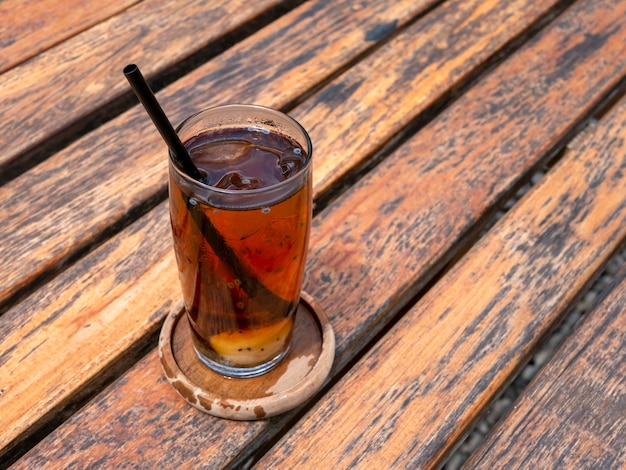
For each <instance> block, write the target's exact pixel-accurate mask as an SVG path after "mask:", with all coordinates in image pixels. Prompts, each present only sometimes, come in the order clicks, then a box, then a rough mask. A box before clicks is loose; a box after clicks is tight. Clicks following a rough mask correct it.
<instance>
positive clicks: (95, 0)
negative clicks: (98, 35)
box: [0, 0, 139, 73]
mask: <svg viewBox="0 0 626 470" xmlns="http://www.w3.org/2000/svg"><path fill="white" fill-rule="evenodd" d="M138 1H139V0H117V1H108V2H102V1H100V0H65V1H64V2H63V8H59V2H58V1H56V0H38V1H37V2H33V1H30V0H4V1H2V2H0V18H2V23H3V24H2V31H1V32H0V73H3V72H6V71H7V70H9V69H10V68H12V67H15V66H16V65H17V64H20V63H22V62H24V61H26V60H28V59H30V58H31V57H34V56H36V55H37V54H39V53H40V52H42V51H45V50H46V49H49V48H50V47H52V46H54V45H56V44H58V43H60V42H62V41H64V40H66V39H68V38H70V37H72V36H74V35H75V34H78V33H80V32H81V31H84V30H85V29H87V28H89V27H91V26H93V25H95V24H98V23H100V22H101V21H103V20H105V19H107V18H109V17H110V16H113V15H115V14H116V13H119V12H121V11H123V10H124V9H126V8H128V7H129V6H131V5H134V4H135V3H137V2H138Z"/></svg>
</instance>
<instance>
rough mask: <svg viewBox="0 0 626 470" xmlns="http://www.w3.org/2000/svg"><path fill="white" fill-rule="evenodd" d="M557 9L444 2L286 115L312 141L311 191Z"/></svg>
mask: <svg viewBox="0 0 626 470" xmlns="http://www.w3.org/2000/svg"><path fill="white" fill-rule="evenodd" d="M557 5H558V2H556V1H551V2H528V1H524V0H522V1H512V2H499V1H497V0H483V1H465V2H462V1H452V2H446V3H444V4H443V5H442V6H441V7H439V8H437V9H436V10H434V11H433V12H431V14H429V15H427V16H426V17H425V18H423V20H421V21H419V22H417V23H416V24H414V25H413V26H412V27H410V28H408V29H407V31H405V32H403V33H402V34H400V35H399V36H398V37H397V38H394V40H393V41H390V43H388V44H387V45H385V46H384V47H383V48H381V50H379V51H377V52H376V53H375V54H373V56H372V57H371V58H368V59H367V60H364V61H361V62H360V63H358V64H357V65H356V66H354V67H353V68H351V69H350V70H348V71H347V72H346V73H345V74H344V75H343V76H341V77H340V78H339V79H338V80H335V81H333V82H332V83H330V84H329V85H328V86H326V87H325V88H324V89H322V90H321V91H320V92H319V93H317V94H316V95H315V96H313V97H312V98H311V99H309V100H307V101H306V102H305V103H303V104H302V105H301V106H298V107H297V108H296V109H294V110H293V111H292V112H291V114H292V115H293V116H294V117H296V119H298V120H299V121H300V122H301V123H302V124H303V125H304V126H305V128H306V129H308V130H309V132H310V133H311V135H313V136H315V142H316V146H315V152H316V153H315V157H316V158H315V181H314V185H315V188H316V189H317V191H318V192H320V193H327V192H329V190H330V189H331V188H332V187H333V186H336V185H337V184H338V182H339V181H340V180H341V178H342V177H343V176H345V175H347V174H350V173H356V172H358V171H360V169H361V168H362V167H363V166H367V165H368V164H371V159H372V155H374V154H375V153H376V152H377V151H379V150H380V149H381V148H383V147H384V146H385V144H387V143H388V142H389V141H390V140H393V139H394V137H395V136H397V134H398V133H400V132H401V131H402V130H403V129H404V128H405V127H406V126H407V125H409V124H410V123H411V122H412V121H414V120H415V119H416V118H417V117H418V116H420V114H422V113H424V112H426V111H428V110H429V109H430V108H431V107H433V106H435V105H436V104H437V103H439V102H441V101H442V99H445V98H446V97H449V96H450V95H451V93H452V92H453V90H458V89H459V88H461V87H462V85H463V84H464V83H466V82H467V80H468V79H469V78H470V77H472V76H475V75H476V73H477V72H481V71H483V70H484V68H485V62H488V61H489V59H490V57H492V56H493V55H495V54H497V53H498V52H499V51H500V50H502V49H503V48H504V46H506V45H507V44H509V43H510V42H513V41H514V40H516V39H517V38H518V36H519V35H522V34H523V33H524V32H525V31H526V30H527V29H528V28H530V27H531V26H533V25H534V24H535V23H536V22H537V21H538V20H539V19H540V18H542V16H543V15H546V14H548V13H549V12H550V11H551V10H552V9H553V8H554V7H555V6H557ZM396 138H397V137H396ZM338 161H340V162H342V163H341V165H337V162H338Z"/></svg>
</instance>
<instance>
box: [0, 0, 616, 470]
mask: <svg viewBox="0 0 626 470" xmlns="http://www.w3.org/2000/svg"><path fill="white" fill-rule="evenodd" d="M611 7H614V8H615V11H617V12H618V13H619V12H620V10H619V5H608V6H604V7H603V6H600V5H597V4H596V5H595V6H593V7H589V6H587V7H586V8H584V7H580V8H578V9H572V10H570V11H568V14H567V15H565V16H564V17H563V18H562V19H560V21H557V22H556V23H555V25H554V26H553V27H551V28H549V29H548V30H546V32H545V33H544V34H542V35H541V37H540V38H538V39H537V40H536V41H534V42H533V43H532V44H531V45H530V46H529V47H528V48H527V49H525V50H524V51H522V52H520V54H518V55H517V56H516V57H514V58H512V59H511V60H510V61H509V62H507V63H505V64H503V66H502V67H501V68H499V69H498V70H496V71H495V72H494V73H493V74H491V75H490V76H488V77H486V78H485V80H484V81H483V82H481V83H480V84H478V85H477V86H476V87H475V88H474V89H472V90H470V91H469V92H468V93H467V94H466V96H465V97H464V98H461V99H459V101H457V102H456V104H455V105H454V106H453V107H451V108H450V109H449V110H448V111H447V112H446V113H444V114H443V115H441V116H440V117H439V119H438V120H437V121H436V122H434V123H433V124H432V125H430V126H428V127H426V128H425V129H423V131H422V132H420V133H419V134H417V135H416V136H415V138H414V139H412V140H411V141H410V142H408V143H407V145H406V146H405V147H403V148H402V149H401V150H399V151H398V152H396V153H394V155H392V156H390V157H389V158H388V159H387V160H385V161H384V162H382V163H381V165H380V166H379V167H377V168H376V171H374V172H372V173H371V174H370V175H369V176H368V177H367V178H366V179H364V180H362V181H361V182H360V183H359V184H358V185H357V186H355V187H354V189H352V190H351V191H349V192H348V193H346V194H345V195H344V196H343V197H342V198H340V199H339V200H337V201H336V203H334V204H333V205H332V206H331V207H330V208H328V209H326V210H325V211H323V212H322V213H321V214H320V215H319V216H318V217H316V219H315V221H314V226H313V230H312V234H311V249H310V258H309V262H308V265H307V279H306V281H305V289H306V290H307V291H308V292H310V293H311V294H312V295H313V296H314V297H315V298H316V299H317V300H318V301H319V302H320V304H321V305H322V306H323V307H324V308H325V310H326V311H327V312H328V314H329V315H330V317H331V321H332V323H333V327H334V329H335V333H336V336H337V356H336V366H335V369H334V371H335V372H334V373H336V371H338V370H341V368H342V367H344V366H345V365H346V364H347V363H348V362H349V361H350V360H352V359H354V357H355V356H356V355H358V354H359V353H360V348H361V347H362V345H363V344H366V343H367V341H368V339H369V338H371V337H372V336H373V335H375V334H377V333H378V332H379V331H380V329H381V328H382V327H383V325H384V324H385V323H386V322H387V321H388V319H389V318H390V317H391V316H393V315H394V314H395V313H396V312H397V311H398V309H401V308H402V307H403V306H404V305H406V303H407V302H408V301H409V300H410V299H411V297H412V295H413V294H414V293H415V292H416V291H417V290H418V289H420V288H421V286H423V285H424V283H426V282H427V281H428V280H429V279H430V278H431V277H432V275H433V274H434V273H435V272H436V271H437V269H438V268H439V267H440V266H441V265H442V264H443V263H445V261H446V260H447V259H448V258H449V257H450V256H452V254H453V253H454V252H455V250H459V249H462V243H459V240H460V239H462V238H463V235H464V234H465V233H467V232H468V231H470V230H471V229H472V228H474V227H475V224H476V222H477V221H479V220H481V219H482V218H483V217H484V215H485V213H486V212H489V210H490V208H492V207H493V206H494V205H496V204H497V202H498V200H499V199H500V198H501V197H502V196H503V195H505V194H507V193H508V192H510V191H511V188H512V187H514V186H515V182H516V181H518V180H519V178H521V175H523V174H524V173H525V172H526V171H527V170H528V169H531V168H533V167H535V166H536V165H537V163H538V162H540V161H541V160H542V157H543V155H544V152H545V150H546V149H549V148H550V147H551V145H552V143H553V142H554V141H555V140H558V139H559V138H560V136H562V135H563V134H564V133H566V131H567V129H569V128H571V127H572V126H573V121H574V120H575V119H577V118H578V117H579V115H578V114H577V113H578V112H579V111H578V110H579V109H580V110H581V112H583V113H584V112H585V110H586V109H589V108H590V107H591V106H593V102H594V101H596V100H597V99H599V97H600V96H602V95H603V94H604V93H605V92H606V90H607V89H608V88H605V87H610V85H611V84H612V83H614V82H615V78H611V77H613V76H619V74H620V73H623V69H624V67H625V65H626V64H625V63H624V61H625V60H626V59H624V53H623V51H622V50H620V49H619V48H618V50H615V49H613V47H614V46H615V45H621V46H622V47H625V45H624V43H625V41H620V40H618V39H619V38H620V37H621V36H620V34H621V35H624V34H626V31H623V28H622V29H620V28H617V27H614V26H613V27H610V28H608V31H611V34H614V36H613V37H612V39H613V38H615V40H611V41H608V40H607V41H604V42H603V43H602V44H603V45H604V48H602V47H600V48H597V49H594V50H592V51H590V52H589V53H588V54H586V55H583V54H575V55H573V59H572V60H569V61H563V60H562V61H559V60H558V57H561V56H565V57H570V53H568V51H570V50H572V48H575V47H576V44H578V41H580V40H581V38H583V37H585V36H584V31H589V32H591V33H594V32H595V33H597V32H598V31H600V32H601V31H604V30H605V28H606V27H607V23H606V22H605V21H606V19H607V18H611V20H609V24H608V26H612V25H614V24H618V25H619V18H620V16H619V14H615V15H607V14H606V11H605V10H604V8H611ZM616 18H617V19H616ZM610 21H613V22H614V23H610ZM569 41H571V42H569ZM555 44H556V45H561V47H557V48H555ZM567 45H569V46H568V47H567ZM574 50H575V49H574ZM544 51H556V52H554V53H555V54H556V56H554V57H552V56H551V55H550V54H548V53H546V52H544ZM542 54H543V55H542ZM538 56H539V57H541V58H540V59H539V58H537V57H538ZM620 57H621V59H620ZM606 58H609V59H611V60H608V61H607V62H606V63H607V64H611V65H613V66H614V67H615V68H614V69H603V73H604V75H602V74H600V75H602V76H601V77H600V76H599V75H598V74H597V72H595V71H597V70H598V68H599V67H598V65H597V64H598V63H605V62H604V61H605V59H606ZM577 60H580V62H577ZM554 64H557V66H556V68H555V65H554ZM525 67H528V68H527V69H526V71H525V72H524V70H525ZM546 70H548V71H553V73H554V74H555V75H554V76H560V77H563V78H562V83H561V86H560V87H558V88H556V89H547V88H546V87H545V85H544V84H543V81H542V77H544V76H545V75H546ZM590 71H592V72H590ZM522 72H524V73H525V78H526V79H525V80H519V82H516V84H518V87H517V88H516V93H515V94H513V95H507V98H508V100H509V101H507V102H506V104H500V106H495V105H496V104H497V103H498V100H501V99H502V97H503V91H505V90H508V87H509V86H510V82H511V80H515V79H516V78H517V76H518V75H519V74H520V73H522ZM498 84H500V85H498ZM607 84H608V85H607ZM568 85H576V87H577V89H578V90H579V91H580V97H579V98H578V100H577V101H574V102H572V101H571V100H566V99H559V95H558V93H561V95H560V96H561V97H563V96H565V94H567V93H568V90H569V88H568ZM554 95H556V96H554ZM548 96H550V98H551V99H549V100H548V99H547V97H548ZM577 96H578V95H577ZM583 97H584V99H583ZM485 108H487V109H492V113H491V114H485V113H484V109H485ZM516 109H524V110H525V112H527V113H528V114H522V113H521V112H517V113H513V112H512V110H516ZM478 115H483V117H482V118H480V119H479V118H478ZM567 116H570V119H567ZM496 124H498V125H496ZM448 126H450V127H448ZM516 126H520V127H521V128H523V129H525V131H526V132H525V133H521V134H518V132H516V129H517V127H516ZM483 128H484V129H493V132H489V133H483V132H480V130H481V129H483ZM457 129H462V130H463V133H462V134H460V135H459V134H456V133H455V132H452V130H457ZM472 130H473V132H472ZM511 135H514V136H516V139H515V145H511V143H510V142H508V139H509V138H510V136H511ZM442 136H449V137H447V139H446V138H445V137H442ZM501 143H505V144H506V145H500V144H501ZM467 149H475V150H474V151H469V152H468V151H466V150H467ZM442 152H443V153H442ZM374 187H379V188H380V187H387V188H388V189H387V191H385V192H376V193H374V192H372V191H371V188H374ZM416 187H417V188H420V191H415V188H416ZM442 187H446V188H449V187H453V188H455V191H447V190H446V191H442V190H441V188H442ZM459 201H460V202H459ZM137 224H138V225H142V224H143V221H142V220H139V221H138V222H137ZM157 227H160V228H159V229H158V230H159V234H158V236H159V237H161V238H163V239H167V238H168V237H169V234H168V227H167V215H166V214H165V213H163V214H162V221H161V225H159V224H157ZM126 236H127V235H126V234H125V233H122V234H120V236H119V237H116V239H117V238H121V239H124V238H125V237H126ZM116 239H113V240H112V241H111V243H116V242H117V241H116ZM102 249H104V248H102ZM138 249H140V250H149V249H153V248H151V247H150V245H149V244H143V243H140V244H138ZM154 249H158V246H157V248H154ZM607 249H608V248H607ZM100 253H101V252H100V250H97V251H94V253H93V255H91V256H89V257H87V258H86V259H85V261H84V262H81V263H78V264H77V265H76V266H74V267H73V268H72V270H70V271H68V274H67V276H69V278H68V279H71V277H72V276H81V275H82V274H81V273H82V272H84V270H88V269H89V266H91V265H90V264H89V263H90V262H91V263H93V262H94V261H90V260H93V259H94V258H92V257H98V258H97V259H100V261H101V263H102V266H103V267H102V268H100V269H105V270H106V269H109V270H111V269H112V267H114V266H116V265H117V264H118V263H124V260H126V259H127V258H128V257H130V258H134V257H139V258H141V256H142V251H137V252H132V254H129V255H128V256H127V257H125V258H122V257H120V258H117V257H115V256H112V257H110V258H107V257H106V256H105V255H100ZM118 256H119V255H118ZM152 256H155V255H154V254H153V255H152ZM600 258H601V257H598V259H600ZM126 262H128V261H126ZM163 269H165V266H163V265H161V264H159V265H157V266H155V267H154V268H153V271H155V273H154V274H153V275H151V279H154V280H155V284H154V285H153V284H151V285H150V286H144V285H143V284H142V281H141V279H140V280H139V281H136V282H135V281H132V289H130V290H129V291H128V292H127V294H126V295H125V296H124V302H125V303H124V304H116V302H115V301H114V299H103V300H102V303H103V305H102V307H101V311H100V312H99V313H94V314H93V315H94V316H95V318H108V317H109V316H115V315H117V314H115V313H114V312H115V311H116V309H119V308H121V305H128V312H133V311H134V306H137V305H141V303H142V302H143V301H144V298H143V294H142V292H143V289H147V290H148V291H149V290H150V289H153V288H155V289H160V292H161V293H162V295H165V296H168V297H169V296H171V299H172V300H175V299H178V298H179V293H178V288H177V285H176V282H173V281H172V279H171V273H168V272H165V271H162V270H163ZM159 270H161V271H159ZM138 277H139V276H138ZM125 278H127V279H129V281H128V282H131V280H132V279H133V276H132V275H131V273H128V275H127V276H125ZM59 288H61V289H64V288H68V289H69V288H72V284H71V283H70V282H68V281H65V282H64V283H63V284H62V285H61V286H58V285H55V284H54V283H53V284H51V286H50V289H49V291H48V292H50V294H49V295H50V296H52V295H54V296H59V295H60V294H59V293H58V292H57V289H59ZM43 292H45V291H42V294H41V295H42V296H44V295H45V294H44V293H43ZM79 292H80V294H82V295H86V296H89V295H92V294H91V292H92V290H91V289H89V290H85V289H81V290H80V291H73V292H70V293H68V294H63V296H64V297H65V298H68V299H71V298H73V297H74V296H77V295H79ZM105 292H106V290H105ZM44 298H45V297H44ZM38 302H39V303H38ZM38 302H34V303H33V304H32V305H30V306H29V307H28V308H26V307H20V306H16V307H15V309H13V310H11V311H10V313H9V315H14V318H18V313H13V312H17V311H19V312H20V316H19V318H21V319H23V320H22V321H27V320H26V319H27V318H28V317H30V316H32V315H33V313H32V312H33V311H36V310H38V309H40V308H41V306H42V304H41V303H40V302H41V300H39V301H38ZM104 304H107V305H110V306H105V305H104ZM47 309H48V313H47V315H48V316H50V315H51V313H52V312H63V315H68V316H75V315H77V313H76V312H75V311H73V307H72V305H58V304H57V305H53V304H49V305H47ZM57 318H58V315H57V317H56V318H52V319H51V320H50V322H53V321H59V320H58V319H57ZM50 322H46V323H50ZM142 322H145V320H141V319H140V320H138V323H139V325H140V326H139V327H138V328H144V327H145V326H143V325H142V324H141V323H142ZM99 324H100V325H102V327H103V328H112V329H114V328H116V325H115V322H104V321H101V322H99ZM9 328H11V327H9ZM30 328H31V330H33V333H32V334H31V335H30V338H32V339H31V341H35V338H43V337H44V336H43V335H44V334H45V333H44V332H43V331H42V330H41V329H39V330H38V325H37V324H36V323H34V322H33V323H32V324H31V326H30ZM125 333H126V332H125ZM128 334H134V333H130V332H128ZM36 344H37V343H36V342H33V345H36ZM70 345H71V343H70ZM67 347H71V346H67ZM102 349H108V348H102ZM44 350H45V348H44V349H41V350H37V351H34V352H33V353H32V354H31V356H29V360H33V361H35V362H41V359H36V358H31V357H32V356H33V355H35V356H36V355H37V354H41V356H40V357H45V355H44ZM68 354H69V353H68ZM7 357H9V358H11V361H14V363H18V362H19V360H21V358H20V357H17V356H16V357H11V356H10V354H7ZM98 370H99V369H98V366H97V364H96V363H94V364H92V365H91V368H90V371H91V374H96V373H97V371H98ZM159 375H160V368H159V365H158V360H157V358H156V355H155V354H153V355H150V356H149V357H147V358H146V360H145V361H143V362H141V363H140V364H138V365H137V367H135V368H133V370H131V371H130V372H129V373H128V374H125V375H124V376H123V378H122V379H120V381H119V382H117V383H116V384H115V385H114V386H113V387H112V388H110V389H109V390H108V391H106V392H105V393H104V394H103V395H102V396H101V397H100V398H98V399H97V400H96V401H95V402H93V403H92V404H91V405H89V406H88V407H87V408H85V410H84V411H82V412H81V413H79V414H77V415H76V416H75V417H74V418H72V419H71V420H70V421H69V422H68V423H67V425H65V426H62V427H61V428H59V429H58V430H57V431H56V432H55V433H53V434H52V435H51V436H50V438H49V439H46V440H45V441H44V442H43V443H42V444H41V445H40V446H38V447H37V448H35V449H34V450H33V452H32V453H31V454H29V456H28V457H27V458H26V459H25V460H24V461H23V462H22V463H23V465H31V464H32V463H33V462H36V461H39V460H40V459H58V461H59V462H70V461H72V460H73V459H79V458H80V459H81V460H82V459H85V461H90V459H91V460H93V461H96V460H97V461H100V459H102V462H103V463H106V464H109V465H115V464H116V463H120V462H117V461H116V459H118V458H122V457H125V458H127V457H128V455H129V454H132V453H133V452H129V453H124V454H123V455H122V454H120V453H119V452H115V451H114V450H115V449H118V448H119V447H120V446H126V448H128V449H134V450H135V451H137V450H138V449H140V448H142V446H143V445H144V444H145V443H146V442H151V448H153V449H159V454H158V455H157V454H156V453H155V454H150V455H149V456H148V455H146V454H142V455H143V457H145V458H146V459H150V462H151V463H153V464H154V465H157V466H158V465H164V464H171V465H176V464H177V463H180V464H182V461H181V462H177V461H176V459H177V458H181V459H182V458H183V456H184V457H185V458H186V459H188V460H187V462H188V463H189V465H193V464H194V462H196V463H200V462H202V463H203V464H205V465H216V466H217V465H221V464H224V463H227V462H229V461H231V460H232V459H235V461H236V462H239V463H241V462H243V461H244V460H245V459H246V458H247V457H249V456H250V455H251V453H253V452H254V451H255V450H256V449H258V448H259V447H260V446H262V445H263V443H264V442H265V441H264V440H263V439H270V438H271V436H272V435H274V434H275V433H276V432H277V431H278V430H279V429H280V428H281V426H284V425H285V423H286V421H287V420H288V419H289V417H290V415H288V416H286V417H280V418H276V419H273V420H268V421H263V422H258V423H234V422H225V421H221V420H214V419H212V418H210V417H207V416H204V415H201V414H199V413H196V412H195V410H193V409H191V408H190V407H188V406H186V405H185V404H184V402H183V401H182V400H180V399H178V397H177V395H176V394H175V392H173V390H171V388H170V387H169V386H168V385H167V384H165V383H164V382H163V381H161V380H160V379H159ZM35 388H36V384H31V387H30V388H29V391H30V393H31V394H32V397H34V400H33V401H34V403H32V404H33V406H36V405H37V403H36V400H37V397H38V393H39V392H37V391H36V390H35ZM67 393H71V391H68V392H67ZM137 394H141V396H142V400H143V401H142V405H140V406H138V405H137V404H136V402H135V399H134V397H136V396H137ZM9 397H10V391H9V390H7V391H6V392H5V395H4V396H3V399H6V400H9V399H10V398H9ZM67 399H68V400H69V399H70V398H67ZM48 411H49V409H45V408H43V407H42V408H39V409H38V410H36V411H34V412H33V414H32V415H31V416H29V417H26V418H24V420H25V421H28V419H30V420H33V417H40V416H42V415H45V414H46V413H47V412H48ZM94 416H97V417H98V419H97V420H94V419H93V417H94ZM129 416H132V417H133V423H134V424H133V428H132V430H133V432H132V436H129V435H128V431H127V430H125V429H127V422H128V419H129ZM28 426H30V424H28V423H27V424H26V425H25V429H28ZM157 430H158V431H157ZM224 436H229V437H228V439H227V441H226V442H224V441H223V438H224ZM261 436H262V437H261ZM211 442H214V443H216V444H215V446H211V445H209V444H208V443H211ZM182 449H185V451H184V452H182ZM152 459H154V460H152Z"/></svg>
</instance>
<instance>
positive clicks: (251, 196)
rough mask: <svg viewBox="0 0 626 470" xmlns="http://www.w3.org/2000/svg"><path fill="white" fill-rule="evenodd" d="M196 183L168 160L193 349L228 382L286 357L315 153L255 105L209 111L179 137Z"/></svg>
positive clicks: (296, 128) (303, 135) (289, 122)
mask: <svg viewBox="0 0 626 470" xmlns="http://www.w3.org/2000/svg"><path fill="white" fill-rule="evenodd" d="M177 132H178V135H179V136H180V138H181V140H182V142H183V143H184V145H185V147H186V148H187V150H188V152H189V154H190V156H191V158H192V160H193V162H194V163H195V165H196V166H197V167H198V169H199V170H200V173H201V175H202V181H199V180H197V179H194V178H192V177H190V176H189V175H187V174H186V173H184V172H183V171H182V170H181V169H180V168H179V165H177V162H176V160H175V158H174V156H173V155H172V154H171V153H170V162H169V175H170V176H169V203H170V218H171V225H172V234H173V239H174V250H175V254H176V261H177V264H178V271H179V277H180V281H181V285H182V290H183V299H184V303H185V308H186V312H187V317H188V320H189V324H190V326H191V331H192V338H193V344H194V348H195V350H196V353H197V355H198V357H199V358H200V360H201V361H202V362H203V363H204V364H206V365H207V366H208V367H210V368H211V369H213V370H214V371H216V372H218V373H220V374H223V375H226V376H230V377H254V376H257V375H261V374H263V373H265V372H267V371H269V370H271V369H272V368H273V367H275V366H276V365H277V364H278V363H279V362H280V360H281V359H282V358H283V357H284V356H285V355H286V354H287V352H288V350H289V345H290V341H291V335H292V330H293V324H294V315H295V311H296V309H297V306H298V302H299V298H300V291H301V288H302V278H303V274H304V265H305V259H306V252H307V246H308V239H309V231H310V225H311V211H312V202H311V197H312V196H311V193H312V189H311V153H312V146H311V141H310V139H309V136H308V135H307V132H306V131H305V130H304V128H303V127H302V126H301V125H300V124H298V123H297V122H296V121H295V120H294V119H292V118H291V117H289V116H287V115H285V114H283V113H281V112H279V111H276V110H273V109H269V108H264V107H261V106H254V105H227V106H220V107H216V108H211V109H206V110H204V111H201V112H199V113H198V114H195V115H193V116H191V117H189V118H188V119H187V120H185V121H184V122H183V123H182V124H181V125H180V126H179V127H178V129H177Z"/></svg>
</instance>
